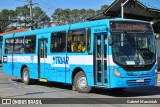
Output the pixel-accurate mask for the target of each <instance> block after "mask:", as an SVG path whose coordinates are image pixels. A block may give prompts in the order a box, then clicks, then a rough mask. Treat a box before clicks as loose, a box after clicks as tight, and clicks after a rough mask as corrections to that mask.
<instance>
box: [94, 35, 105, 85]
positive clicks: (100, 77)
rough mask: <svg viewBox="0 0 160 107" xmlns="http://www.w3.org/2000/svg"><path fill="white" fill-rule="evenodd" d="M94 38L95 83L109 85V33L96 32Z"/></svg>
mask: <svg viewBox="0 0 160 107" xmlns="http://www.w3.org/2000/svg"><path fill="white" fill-rule="evenodd" d="M94 39H95V40H94V41H95V43H94V65H95V66H94V74H95V85H100V86H103V85H107V34H105V33H99V34H95V37H94Z"/></svg>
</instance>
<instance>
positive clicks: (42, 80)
mask: <svg viewBox="0 0 160 107" xmlns="http://www.w3.org/2000/svg"><path fill="white" fill-rule="evenodd" d="M39 81H40V82H47V79H44V78H40V79H39Z"/></svg>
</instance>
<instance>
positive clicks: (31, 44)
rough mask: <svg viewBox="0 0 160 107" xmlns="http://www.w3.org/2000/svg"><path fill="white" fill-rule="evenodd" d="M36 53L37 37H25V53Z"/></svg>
mask: <svg viewBox="0 0 160 107" xmlns="http://www.w3.org/2000/svg"><path fill="white" fill-rule="evenodd" d="M35 52H36V37H35V36H27V37H25V53H35Z"/></svg>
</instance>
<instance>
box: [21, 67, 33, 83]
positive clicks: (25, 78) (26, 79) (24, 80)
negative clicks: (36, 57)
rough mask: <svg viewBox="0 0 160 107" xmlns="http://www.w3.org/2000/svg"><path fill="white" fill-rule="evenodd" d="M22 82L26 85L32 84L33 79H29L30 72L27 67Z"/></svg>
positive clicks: (23, 72)
mask: <svg viewBox="0 0 160 107" xmlns="http://www.w3.org/2000/svg"><path fill="white" fill-rule="evenodd" d="M22 82H23V83H24V84H26V85H29V84H31V79H30V77H29V70H28V68H27V67H25V68H24V69H23V71H22Z"/></svg>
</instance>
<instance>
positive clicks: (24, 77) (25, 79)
mask: <svg viewBox="0 0 160 107" xmlns="http://www.w3.org/2000/svg"><path fill="white" fill-rule="evenodd" d="M23 79H24V81H28V72H27V71H24V74H23Z"/></svg>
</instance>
